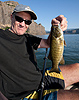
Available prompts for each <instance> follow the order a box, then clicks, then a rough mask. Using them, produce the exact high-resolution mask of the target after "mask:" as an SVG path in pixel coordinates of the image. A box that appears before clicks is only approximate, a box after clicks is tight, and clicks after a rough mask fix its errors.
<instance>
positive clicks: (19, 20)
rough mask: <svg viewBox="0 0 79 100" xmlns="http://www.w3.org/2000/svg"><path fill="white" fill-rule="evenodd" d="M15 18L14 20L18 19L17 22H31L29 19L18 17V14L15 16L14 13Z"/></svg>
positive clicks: (28, 23)
mask: <svg viewBox="0 0 79 100" xmlns="http://www.w3.org/2000/svg"><path fill="white" fill-rule="evenodd" d="M15 19H16V21H18V22H20V23H21V22H23V21H24V22H25V24H27V25H30V24H31V23H32V21H31V20H24V19H23V18H21V17H19V16H17V15H15Z"/></svg>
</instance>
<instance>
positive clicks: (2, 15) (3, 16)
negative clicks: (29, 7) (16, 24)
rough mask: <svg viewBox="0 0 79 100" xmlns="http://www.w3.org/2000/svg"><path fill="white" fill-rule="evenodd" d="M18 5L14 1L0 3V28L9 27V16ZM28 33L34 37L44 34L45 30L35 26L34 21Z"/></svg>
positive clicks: (40, 26)
mask: <svg viewBox="0 0 79 100" xmlns="http://www.w3.org/2000/svg"><path fill="white" fill-rule="evenodd" d="M18 4H19V3H18V2H15V1H5V2H2V1H0V28H5V27H7V26H8V27H10V25H11V20H10V15H11V13H12V11H13V9H14V8H15V7H16V5H18ZM29 33H30V34H34V35H43V34H46V32H45V28H44V27H43V26H42V25H41V24H37V23H36V22H34V21H32V24H31V25H30V27H29Z"/></svg>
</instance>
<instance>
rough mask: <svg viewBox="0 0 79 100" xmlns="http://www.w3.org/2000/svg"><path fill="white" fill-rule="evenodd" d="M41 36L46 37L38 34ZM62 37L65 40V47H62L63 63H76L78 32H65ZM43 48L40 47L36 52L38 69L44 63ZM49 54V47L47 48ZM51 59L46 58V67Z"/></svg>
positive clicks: (78, 55)
mask: <svg viewBox="0 0 79 100" xmlns="http://www.w3.org/2000/svg"><path fill="white" fill-rule="evenodd" d="M40 37H42V38H47V37H48V35H42V36H40ZM64 39H65V42H66V47H64V54H63V55H64V59H65V64H72V63H78V62H79V34H65V35H64ZM45 52H46V49H45V48H40V49H38V50H37V51H35V53H36V58H37V63H38V67H39V68H40V69H42V68H43V63H44V57H45ZM48 54H49V49H48ZM51 64H52V63H51V61H50V60H49V59H47V64H46V67H50V66H51Z"/></svg>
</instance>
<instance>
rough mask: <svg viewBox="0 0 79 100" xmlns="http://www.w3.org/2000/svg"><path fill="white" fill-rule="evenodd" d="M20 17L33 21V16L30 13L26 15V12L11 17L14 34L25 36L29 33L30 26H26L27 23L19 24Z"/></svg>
mask: <svg viewBox="0 0 79 100" xmlns="http://www.w3.org/2000/svg"><path fill="white" fill-rule="evenodd" d="M18 17H20V18H22V19H24V20H31V16H30V14H29V13H26V12H18V13H15V14H13V15H11V20H12V26H11V28H12V32H13V33H15V34H18V35H23V34H24V33H25V32H26V31H27V29H28V27H29V25H27V24H25V21H21V22H19V21H18V20H17V19H19V18H18Z"/></svg>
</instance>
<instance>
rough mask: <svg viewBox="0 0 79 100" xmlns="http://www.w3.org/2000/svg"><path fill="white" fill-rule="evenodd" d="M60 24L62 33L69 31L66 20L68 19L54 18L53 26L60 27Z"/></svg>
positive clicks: (62, 17)
mask: <svg viewBox="0 0 79 100" xmlns="http://www.w3.org/2000/svg"><path fill="white" fill-rule="evenodd" d="M59 23H61V24H60V25H61V26H60V27H61V29H62V31H65V30H66V29H67V19H66V17H64V16H63V15H60V16H58V17H56V18H54V19H53V20H52V22H51V24H53V25H58V24H59Z"/></svg>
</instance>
